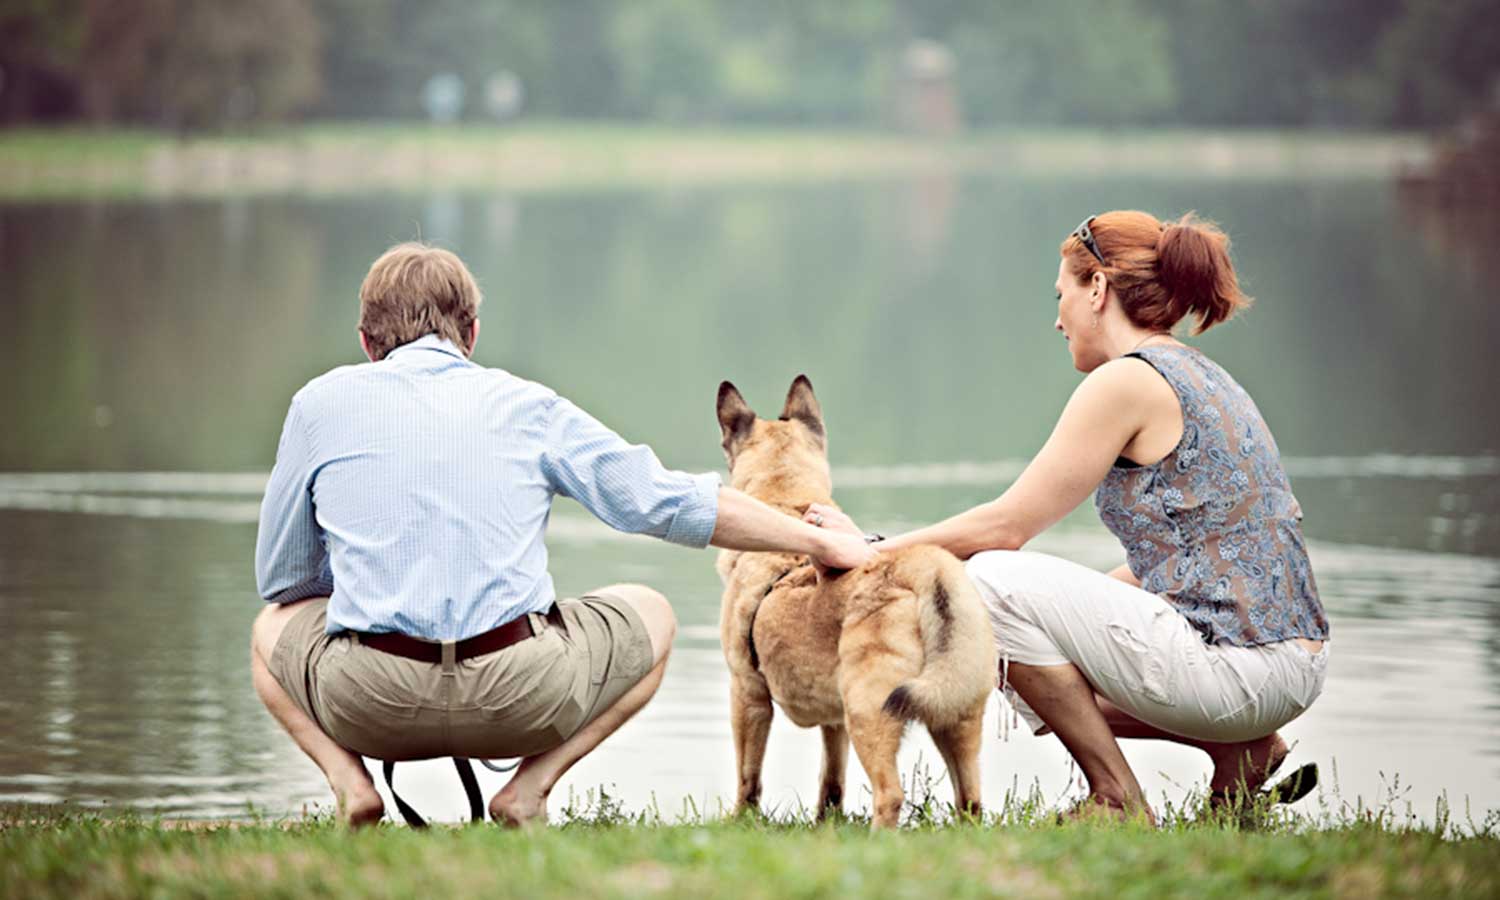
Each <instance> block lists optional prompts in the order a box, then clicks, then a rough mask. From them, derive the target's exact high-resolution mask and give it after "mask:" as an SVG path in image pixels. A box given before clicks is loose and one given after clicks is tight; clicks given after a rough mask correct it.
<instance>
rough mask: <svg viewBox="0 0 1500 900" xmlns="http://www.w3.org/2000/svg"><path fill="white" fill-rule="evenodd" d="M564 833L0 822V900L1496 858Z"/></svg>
mask: <svg viewBox="0 0 1500 900" xmlns="http://www.w3.org/2000/svg"><path fill="white" fill-rule="evenodd" d="M617 821H618V820H610V819H607V818H598V817H594V818H589V817H584V818H582V819H579V818H576V817H575V819H574V821H573V822H572V823H571V824H564V825H561V826H560V827H553V828H548V829H541V830H536V831H530V832H524V833H517V832H505V831H501V830H499V829H496V828H494V827H492V826H487V825H479V826H469V827H463V828H436V829H433V830H431V831H428V832H417V831H412V830H410V829H407V828H398V827H394V826H380V827H378V828H376V829H373V830H368V831H363V832H358V833H352V834H351V833H349V832H345V831H342V830H340V829H338V828H337V827H336V826H334V825H332V824H330V823H329V822H327V821H299V822H290V823H251V824H244V823H240V824H227V823H202V822H199V823H172V822H162V821H152V820H140V819H110V818H99V817H97V816H91V815H80V814H68V813H64V812H60V811H57V810H44V809H39V808H34V807H33V808H30V809H28V810H24V811H18V810H11V811H9V813H8V815H7V814H5V813H3V812H0V896H4V897H6V898H10V897H17V898H19V897H27V898H33V897H64V896H66V897H131V896H152V897H172V896H238V895H245V894H255V895H262V896H286V897H302V896H310V895H324V894H329V893H338V894H346V895H354V896H372V897H406V896H460V895H463V896H514V897H527V898H547V897H576V896H600V897H636V896H643V895H649V896H662V897H694V898H701V897H766V898H783V897H813V896H840V897H854V896H859V897H978V896H996V895H1001V896H1004V895H1011V896H1043V897H1045V896H1085V897H1089V896H1095V897H1159V896H1192V897H1198V896H1276V897H1301V896H1330V895H1332V896H1362V897H1368V896H1389V895H1398V896H1399V895H1406V896H1425V897H1436V896H1472V897H1493V896H1497V895H1500V840H1497V839H1496V838H1495V837H1494V836H1475V835H1473V834H1470V835H1469V836H1467V837H1458V838H1452V837H1450V838H1449V839H1446V840H1445V839H1444V838H1443V837H1441V836H1439V834H1438V833H1436V832H1435V831H1432V830H1395V829H1392V828H1391V827H1389V825H1388V824H1387V823H1384V822H1381V821H1364V822H1359V821H1354V822H1350V823H1348V824H1345V825H1342V826H1340V827H1336V828H1330V829H1326V830H1312V831H1301V830H1295V829H1287V828H1284V827H1282V828H1272V829H1270V830H1268V831H1265V832H1244V831H1239V830H1237V829H1235V828H1232V827H1225V826H1223V825H1190V824H1185V823H1179V824H1178V825H1176V826H1174V827H1169V828H1166V829H1164V830H1161V831H1151V830H1149V829H1147V828H1146V827H1145V826H1143V825H1140V824H1070V825H1056V824H1053V823H1051V822H1050V821H1048V820H1046V819H1044V818H1039V819H1038V820H1037V821H1035V822H1032V823H1027V824H1010V825H991V826H989V827H980V826H975V825H959V826H949V827H931V826H928V827H922V826H917V827H908V828H907V829H905V830H903V831H901V832H899V833H886V834H878V835H871V834H869V833H868V832H867V831H866V829H865V827H864V825H863V823H860V822H847V823H842V824H837V825H827V826H812V825H801V824H762V823H748V822H738V821H727V822H715V823H707V824H698V825H660V824H658V825H633V826H632V825H623V824H617Z"/></svg>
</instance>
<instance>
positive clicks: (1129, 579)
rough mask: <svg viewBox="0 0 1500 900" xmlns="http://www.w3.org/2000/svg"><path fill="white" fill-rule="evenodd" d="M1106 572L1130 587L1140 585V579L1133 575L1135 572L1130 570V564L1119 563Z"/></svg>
mask: <svg viewBox="0 0 1500 900" xmlns="http://www.w3.org/2000/svg"><path fill="white" fill-rule="evenodd" d="M1108 574H1109V577H1110V578H1114V579H1116V580H1118V581H1123V582H1125V583H1126V584H1128V585H1130V586H1131V587H1140V586H1141V580H1140V579H1139V578H1137V577H1135V573H1134V572H1132V571H1130V566H1129V565H1127V564H1126V563H1120V564H1119V565H1118V566H1115V567H1114V568H1113V569H1110V570H1109V573H1108Z"/></svg>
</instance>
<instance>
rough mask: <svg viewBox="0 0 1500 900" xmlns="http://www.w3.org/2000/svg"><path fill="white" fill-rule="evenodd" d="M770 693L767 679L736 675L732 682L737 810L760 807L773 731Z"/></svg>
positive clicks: (740, 811)
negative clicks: (768, 740) (761, 778)
mask: <svg viewBox="0 0 1500 900" xmlns="http://www.w3.org/2000/svg"><path fill="white" fill-rule="evenodd" d="M771 715H772V711H771V693H770V691H768V690H766V685H765V682H763V681H761V680H759V679H758V678H757V679H751V678H742V677H733V676H731V678H730V686H729V722H730V727H731V729H732V730H733V732H734V761H735V765H736V767H737V768H738V771H739V781H740V787H739V799H738V801H737V802H736V803H735V808H734V811H735V813H737V814H738V813H744V812H746V811H747V810H756V811H759V809H760V770H761V766H762V765H763V764H764V762H765V759H766V740H767V739H768V738H769V737H770V735H771Z"/></svg>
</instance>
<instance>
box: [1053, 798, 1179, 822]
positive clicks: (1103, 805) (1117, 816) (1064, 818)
mask: <svg viewBox="0 0 1500 900" xmlns="http://www.w3.org/2000/svg"><path fill="white" fill-rule="evenodd" d="M1137 816H1141V817H1144V818H1145V820H1146V821H1147V822H1150V823H1151V824H1152V825H1155V824H1156V815H1155V814H1154V813H1153V812H1152V811H1151V807H1149V806H1145V805H1144V804H1142V805H1138V806H1137V807H1136V808H1135V809H1127V808H1126V806H1125V804H1124V802H1122V801H1121V800H1120V799H1118V798H1113V797H1104V796H1101V795H1099V794H1089V795H1088V796H1087V797H1084V798H1083V799H1082V800H1079V801H1078V802H1077V803H1075V804H1073V805H1072V806H1071V807H1069V808H1068V809H1067V810H1066V811H1064V812H1060V813H1058V814H1057V820H1058V823H1059V824H1062V823H1066V822H1111V821H1113V822H1128V821H1130V820H1131V819H1134V818H1136V817H1137Z"/></svg>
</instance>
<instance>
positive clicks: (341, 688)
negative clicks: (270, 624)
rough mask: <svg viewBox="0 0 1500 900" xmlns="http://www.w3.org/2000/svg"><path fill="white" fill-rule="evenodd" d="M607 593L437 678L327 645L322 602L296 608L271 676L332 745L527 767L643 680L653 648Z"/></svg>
mask: <svg viewBox="0 0 1500 900" xmlns="http://www.w3.org/2000/svg"><path fill="white" fill-rule="evenodd" d="M629 590H630V588H629V587H624V588H611V589H610V590H609V591H608V592H598V593H593V594H588V595H586V596H584V597H580V598H579V599H577V600H571V599H569V600H561V601H558V612H559V613H560V614H561V620H562V627H558V626H557V625H555V624H554V622H555V620H556V617H553V618H550V619H549V618H548V617H545V616H542V615H540V614H536V613H532V614H531V615H532V621H533V624H534V625H539V626H541V628H542V630H541V631H540V632H539V633H538V634H536V635H535V636H534V637H531V638H529V639H528V640H524V641H521V642H520V643H517V644H512V645H511V646H509V647H506V648H505V649H503V650H497V651H495V652H494V653H487V654H484V655H483V656H474V657H470V658H468V659H464V660H460V661H458V662H457V663H455V664H453V665H452V666H451V667H449V668H447V669H445V667H444V666H443V665H442V664H440V663H428V662H418V661H416V660H411V659H406V658H405V657H401V656H395V655H393V654H389V653H385V652H383V651H380V650H376V649H373V648H371V647H367V646H365V645H362V644H360V643H359V641H358V638H357V637H356V636H354V635H353V634H351V633H349V632H344V633H340V634H334V635H330V634H325V633H324V627H325V623H326V621H327V607H328V600H327V599H326V598H322V599H315V600H306V601H302V603H303V608H302V610H301V611H300V612H298V613H297V614H296V615H294V616H293V617H292V618H291V620H290V621H289V622H287V625H286V629H285V630H284V631H282V633H281V637H280V638H279V639H278V640H277V641H276V649H275V651H274V652H273V653H272V654H271V663H270V668H271V674H272V676H274V677H275V679H276V681H277V682H278V683H279V684H280V685H281V687H282V689H284V690H285V691H286V692H287V694H288V695H290V696H291V698H292V702H293V703H295V704H296V705H297V707H298V708H299V709H301V710H302V711H303V712H305V713H307V714H308V715H309V716H311V717H312V719H313V721H314V722H317V723H318V726H319V727H320V728H322V730H323V733H324V734H327V735H328V736H329V737H331V738H333V740H334V743H337V744H339V745H340V746H342V747H345V748H347V749H349V750H352V751H354V752H355V753H359V754H361V755H364V756H369V757H373V758H375V759H382V760H392V761H399V760H408V759H431V758H433V757H439V756H465V757H473V758H481V759H499V758H515V757H520V756H535V755H536V754H538V753H544V752H546V751H547V750H550V749H552V748H553V747H556V746H557V745H558V744H561V743H562V742H563V741H565V740H567V739H568V738H569V737H571V736H572V735H573V733H574V732H576V731H577V730H578V729H579V728H582V727H583V726H584V725H585V724H587V723H588V722H590V721H591V720H593V718H594V717H595V716H597V715H598V714H599V713H601V712H603V711H604V710H606V709H608V708H609V707H610V706H612V705H614V703H615V701H617V700H619V699H620V697H621V696H622V695H624V694H625V692H626V691H628V690H630V688H631V687H633V686H635V684H636V683H638V682H639V681H640V680H641V679H642V678H644V677H645V675H646V673H647V672H649V671H650V670H651V656H652V654H651V637H650V635H649V634H648V633H647V631H646V625H645V623H644V622H642V621H641V617H640V615H639V614H637V613H636V611H635V610H634V609H633V608H632V607H631V605H630V603H629V601H628V600H627V599H626V597H625V594H626V593H627V592H628V591H629Z"/></svg>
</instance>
